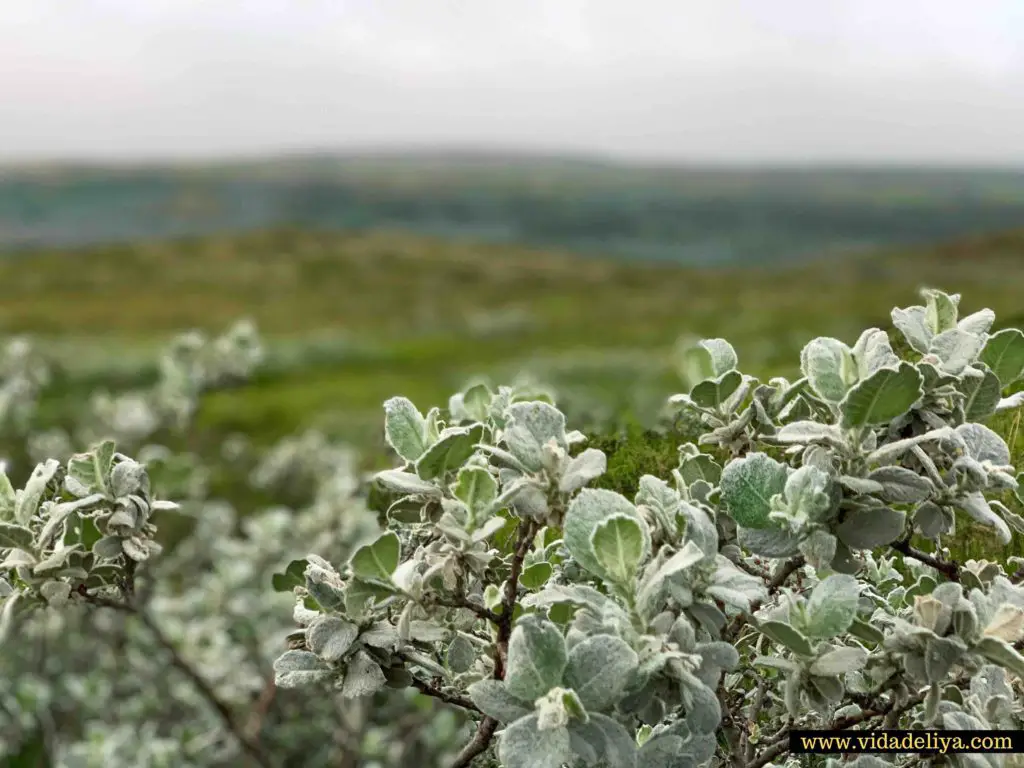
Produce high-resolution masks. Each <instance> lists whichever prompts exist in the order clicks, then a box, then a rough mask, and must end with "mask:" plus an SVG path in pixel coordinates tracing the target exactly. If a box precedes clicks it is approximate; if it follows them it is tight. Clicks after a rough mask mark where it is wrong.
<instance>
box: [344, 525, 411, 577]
mask: <svg viewBox="0 0 1024 768" xmlns="http://www.w3.org/2000/svg"><path fill="white" fill-rule="evenodd" d="M401 551H402V544H401V542H400V541H399V539H398V534H396V533H395V532H394V531H386V532H385V533H383V534H381V535H380V537H378V538H377V540H376V541H374V542H373V543H371V544H364V545H363V546H361V547H359V549H357V550H356V551H355V553H354V554H353V555H352V559H351V560H349V567H351V568H352V572H353V573H354V574H355V575H356V576H358V577H359V578H360V579H365V580H367V581H383V582H388V581H390V580H391V574H392V573H394V572H395V569H396V568H397V567H398V563H399V560H400V559H401Z"/></svg>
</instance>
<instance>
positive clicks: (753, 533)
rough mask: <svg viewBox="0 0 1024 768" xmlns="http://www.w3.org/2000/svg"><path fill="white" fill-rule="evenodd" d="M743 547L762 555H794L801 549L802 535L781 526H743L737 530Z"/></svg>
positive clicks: (737, 536)
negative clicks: (758, 527)
mask: <svg viewBox="0 0 1024 768" xmlns="http://www.w3.org/2000/svg"><path fill="white" fill-rule="evenodd" d="M736 540H737V542H738V543H739V545H740V546H741V547H743V548H744V549H747V550H749V551H750V552H751V553H753V554H755V555H761V556H762V557H792V556H793V555H795V554H796V553H797V552H799V551H800V537H799V536H797V535H796V534H795V533H792V532H791V531H789V530H788V529H786V528H782V527H781V526H774V525H773V526H772V527H770V528H760V529H757V528H743V527H740V528H738V530H737V531H736Z"/></svg>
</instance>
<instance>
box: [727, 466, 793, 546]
mask: <svg viewBox="0 0 1024 768" xmlns="http://www.w3.org/2000/svg"><path fill="white" fill-rule="evenodd" d="M786 478H787V471H786V465H785V464H780V463H779V462H777V461H775V459H773V458H771V457H770V456H768V455H767V454H764V453H749V454H747V455H746V457H744V458H742V459H738V460H736V461H732V462H729V464H727V465H726V467H725V469H724V470H722V479H721V481H720V485H719V487H720V489H721V498H722V502H723V503H724V504H725V505H726V507H727V508H728V511H729V514H730V515H731V516H732V518H733V519H734V520H735V521H736V523H737V525H740V526H743V527H744V528H754V529H760V528H769V527H771V526H772V525H773V523H772V522H771V521H770V520H769V518H768V514H769V513H770V512H771V509H772V507H771V499H772V496H775V495H776V494H781V493H783V492H784V491H785V488H786Z"/></svg>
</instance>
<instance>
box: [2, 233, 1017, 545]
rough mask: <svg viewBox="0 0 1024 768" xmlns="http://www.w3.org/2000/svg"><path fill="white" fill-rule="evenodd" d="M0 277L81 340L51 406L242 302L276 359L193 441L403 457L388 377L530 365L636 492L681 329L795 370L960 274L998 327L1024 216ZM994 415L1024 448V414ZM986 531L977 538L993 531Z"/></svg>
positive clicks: (260, 238) (195, 254) (502, 375)
mask: <svg viewBox="0 0 1024 768" xmlns="http://www.w3.org/2000/svg"><path fill="white" fill-rule="evenodd" d="M0 284H3V285H4V286H5V295H6V296H7V297H8V299H7V301H5V302H4V303H3V305H0V333H4V334H10V333H30V334H32V335H33V336H35V337H36V338H38V339H39V340H40V341H41V342H42V343H43V344H44V346H46V347H48V348H50V349H52V350H54V351H61V352H66V353H68V354H62V359H64V360H65V361H66V366H65V370H64V371H63V372H62V373H61V376H60V377H59V380H58V381H57V383H56V386H55V387H54V388H53V389H52V390H51V392H50V393H49V394H48V396H47V398H46V400H45V401H44V403H43V410H42V415H43V418H44V420H47V421H49V422H51V423H66V422H67V421H68V420H69V419H70V418H71V415H72V413H73V412H74V411H75V410H76V409H78V408H80V407H81V405H82V403H83V401H84V398H85V397H86V395H87V394H88V392H90V391H91V390H93V389H95V388H96V387H98V386H122V387H123V386H136V385H141V384H144V383H145V382H146V381H147V380H151V379H152V378H153V377H154V376H155V368H154V366H153V359H154V355H155V353H156V351H157V350H158V349H159V347H160V345H161V344H162V343H163V342H165V341H166V340H167V339H168V338H169V336H170V335H171V334H173V333H176V332H178V331H180V330H183V329H186V328H200V329H203V330H206V331H210V332H217V331H220V330H222V329H224V328H225V327H226V326H227V325H228V324H229V323H231V322H232V321H233V320H235V319H236V318H238V317H239V316H242V315H245V316H249V317H252V318H253V319H255V320H256V322H257V323H258V325H259V327H260V329H261V331H262V332H263V333H264V335H265V336H266V338H267V339H268V346H269V353H270V358H269V361H268V364H267V366H266V367H265V369H264V370H263V371H262V372H261V373H260V374H259V375H258V376H257V377H256V378H255V379H254V380H253V381H252V382H251V383H250V384H249V385H247V386H245V387H241V388H237V389H231V390H226V391H223V392H218V393H215V394H213V395H211V396H210V397H208V398H207V399H206V400H205V401H204V402H203V405H202V409H201V411H200V413H199V418H198V426H197V429H195V430H194V431H193V433H191V434H190V435H189V436H188V437H187V438H185V439H183V440H182V442H183V444H187V446H188V447H189V448H190V449H192V450H196V451H198V452H199V453H201V454H203V455H206V456H209V457H210V458H213V457H214V456H215V455H216V451H217V447H218V446H219V444H220V441H221V440H222V439H223V438H224V437H225V436H226V435H228V434H230V433H232V432H240V433H244V434H246V435H248V436H249V437H250V438H251V439H252V440H253V441H254V442H255V443H257V444H263V445H265V444H269V443H271V442H273V441H274V440H276V439H278V438H280V437H282V436H284V435H286V434H289V433H291V432H293V431H295V430H297V429H302V428H304V427H310V426H316V427H319V428H322V429H324V430H325V431H327V432H328V433H329V434H331V435H334V436H336V437H338V438H340V439H344V440H347V441H349V442H352V443H354V444H356V445H357V446H358V447H359V448H360V449H361V450H362V451H363V453H364V455H365V456H366V457H367V463H368V465H374V466H376V465H379V464H380V463H381V462H384V461H387V460H388V459H387V456H386V452H385V446H384V443H383V440H382V437H381V424H382V418H381V417H382V412H381V404H382V403H383V401H384V400H385V399H386V398H388V397H391V396H393V395H396V394H403V395H406V396H408V397H410V398H412V399H413V400H414V401H415V402H416V403H417V404H418V405H420V406H421V407H422V408H424V409H426V408H427V407H429V406H431V405H444V404H445V403H446V402H447V397H448V395H449V394H450V393H451V392H452V391H454V390H456V389H457V388H459V387H461V386H462V385H463V384H464V383H465V382H466V381H467V380H468V379H470V378H472V377H475V376H478V375H482V376H485V377H487V378H489V379H490V380H491V381H493V382H501V381H509V380H511V379H512V378H514V377H516V376H517V375H519V374H524V373H525V374H530V375H532V376H533V377H534V378H536V379H539V380H541V381H543V382H547V383H550V384H551V385H552V386H553V387H554V388H555V390H556V392H557V393H558V394H559V395H560V400H561V401H563V402H564V403H565V404H566V406H567V408H568V409H569V411H570V416H571V418H574V419H578V421H577V422H574V425H575V426H579V427H581V428H585V429H588V430H590V431H591V432H593V431H595V430H596V431H598V432H605V433H607V434H608V435H612V433H613V432H614V434H615V435H616V436H606V437H600V436H598V437H596V438H595V440H594V443H593V444H595V445H597V447H601V448H602V449H604V450H606V451H607V452H608V453H609V454H610V459H609V472H608V475H607V476H606V478H605V479H604V480H603V482H604V483H605V484H606V485H607V486H608V487H614V488H615V489H616V490H622V491H623V492H625V493H626V494H627V495H632V493H635V488H632V485H631V484H633V483H635V479H636V478H637V477H639V475H640V474H643V473H644V472H650V473H652V474H659V475H661V476H665V475H667V471H668V469H669V468H670V467H671V466H673V465H674V463H675V459H676V454H675V449H676V446H675V445H674V444H673V443H672V439H671V438H668V437H665V436H659V435H657V434H655V433H652V432H650V431H645V428H647V427H649V426H650V425H651V424H652V423H653V422H654V420H655V418H656V416H657V414H658V410H659V408H660V407H661V406H662V404H663V403H664V402H665V400H666V398H667V397H668V396H669V395H671V394H674V393H675V392H677V391H679V390H680V389H681V383H680V381H679V379H678V377H677V375H676V372H675V369H674V366H673V348H674V345H675V343H676V341H677V340H678V339H679V338H680V337H681V336H690V337H694V338H698V337H724V338H727V339H729V340H730V341H731V342H732V343H733V344H734V346H735V347H736V349H737V351H738V352H739V355H740V361H741V366H742V368H743V370H744V371H747V372H750V373H752V374H755V375H758V376H761V377H765V378H766V377H769V376H773V375H788V376H792V375H793V374H794V373H795V372H796V369H797V366H798V361H799V351H800V349H801V348H802V346H803V345H804V344H805V343H806V342H807V341H808V340H809V339H811V338H813V337H815V336H834V337H837V338H840V339H843V340H845V341H847V342H848V343H852V342H853V341H854V340H855V339H856V336H857V335H858V334H859V332H860V331H861V330H863V329H864V328H868V327H872V326H874V327H879V328H884V329H889V328H890V327H891V321H890V318H889V311H890V309H891V308H892V307H894V306H906V305H908V304H912V303H916V302H917V299H918V296H917V290H918V289H919V288H920V287H922V286H933V287H938V288H942V289H945V290H948V291H956V292H960V293H962V294H963V297H964V298H963V310H964V311H965V312H971V311H974V310H976V309H979V308H981V307H984V306H988V307H991V308H992V309H994V310H995V311H996V313H997V316H998V318H999V319H998V326H999V327H1005V326H1018V327H1020V326H1024V302H1022V300H1021V296H1022V295H1024V233H1021V232H1017V233H1007V234H1004V235H999V236H992V237H987V238H978V239H975V240H965V241H961V242H957V243H952V244H949V245H946V246H942V247H937V248H920V249H914V250H903V251H890V252H882V253H877V254H874V255H870V256H863V257H852V256H849V257H847V256H843V257H839V256H836V257H831V258H830V259H828V260H825V261H822V262H819V263H815V264H809V265H801V266H796V267H791V268H773V269H766V268H758V267H749V268H744V269H693V268H683V267H676V266H670V265H666V264H663V263H661V264H638V263H637V262H625V261H622V260H615V259H607V258H600V257H597V256H595V257H593V258H583V257H577V256H572V255H569V254H567V253H560V252H555V251H545V250H537V249H530V248H525V247H515V246H509V245H493V244H490V245H488V244H473V243H468V242H465V241H447V240H440V239H435V238H429V237H419V236H411V235H404V234H397V233H391V232H374V233H352V234H326V233H314V232H308V231H296V230H281V231H273V232H264V233H257V234H249V235H242V236H217V237H208V238H193V239H182V240H173V241H166V242H160V243H146V244H135V245H116V246H104V247H96V248H90V249H85V250H82V251H76V252H64V251H48V252H34V253H24V254H18V255H11V256H7V257H5V258H4V259H3V260H0ZM992 426H993V427H994V428H996V429H997V430H999V431H1000V432H1001V433H1002V434H1003V435H1005V436H1006V437H1007V439H1008V441H1009V442H1010V443H1011V445H1012V447H1013V450H1014V455H1015V459H1016V461H1017V463H1018V465H1021V464H1024V429H1022V428H1021V420H1020V415H1019V414H1017V415H1010V416H1005V417H1000V418H996V419H994V420H993V425H992ZM621 435H624V437H621ZM222 490H223V491H224V492H225V494H226V495H228V496H232V495H233V493H234V491H233V489H232V488H231V487H230V485H228V486H225V487H224V488H223V489H222ZM239 493H240V492H239ZM239 498H240V499H241V497H239ZM970 535H971V536H974V534H973V533H971V534H970ZM978 535H979V536H981V538H979V539H977V541H978V542H980V543H979V544H978V545H977V547H976V548H975V549H977V551H978V552H981V551H982V550H984V551H991V549H992V546H993V544H992V542H991V541H989V540H987V539H986V538H985V537H984V536H983V534H981V533H979V534H978ZM971 541H974V539H973V538H972V539H971ZM971 547H974V545H973V544H971ZM975 556H977V555H975Z"/></svg>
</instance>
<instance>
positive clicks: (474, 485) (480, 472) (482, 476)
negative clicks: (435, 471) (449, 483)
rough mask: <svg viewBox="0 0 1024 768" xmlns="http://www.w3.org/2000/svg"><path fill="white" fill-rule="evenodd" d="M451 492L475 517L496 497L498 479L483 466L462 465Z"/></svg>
mask: <svg viewBox="0 0 1024 768" xmlns="http://www.w3.org/2000/svg"><path fill="white" fill-rule="evenodd" d="M453 493H454V494H455V498H457V499H458V500H459V501H461V502H462V503H463V504H465V505H466V507H468V508H469V510H470V511H471V512H472V513H473V515H474V517H475V516H477V515H479V514H481V513H482V512H483V511H484V510H485V509H487V507H489V506H490V505H491V503H492V502H493V501H494V500H495V499H496V498H497V497H498V481H497V480H495V479H494V475H492V474H491V473H490V472H488V471H487V470H486V469H484V468H483V467H463V468H462V469H460V470H459V474H458V477H457V478H456V480H455V488H454V489H453Z"/></svg>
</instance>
